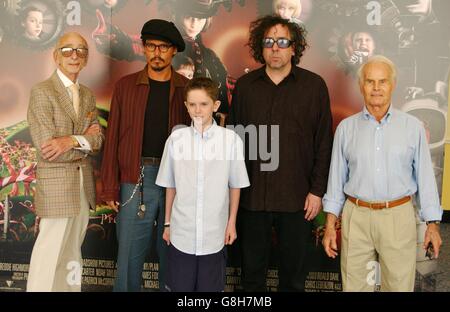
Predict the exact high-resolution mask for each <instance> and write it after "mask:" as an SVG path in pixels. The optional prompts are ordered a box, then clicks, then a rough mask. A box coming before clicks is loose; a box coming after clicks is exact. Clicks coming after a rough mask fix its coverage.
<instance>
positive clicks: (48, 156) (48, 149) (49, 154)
mask: <svg viewBox="0 0 450 312" xmlns="http://www.w3.org/2000/svg"><path fill="white" fill-rule="evenodd" d="M73 147H74V144H73V140H72V138H71V137H70V136H65V137H59V138H55V139H51V140H48V141H47V142H44V143H43V144H42V146H41V151H42V157H43V158H44V159H45V160H48V161H53V160H55V159H56V158H58V157H59V156H60V155H61V154H64V153H65V152H68V151H70V150H71V149H72V148H73Z"/></svg>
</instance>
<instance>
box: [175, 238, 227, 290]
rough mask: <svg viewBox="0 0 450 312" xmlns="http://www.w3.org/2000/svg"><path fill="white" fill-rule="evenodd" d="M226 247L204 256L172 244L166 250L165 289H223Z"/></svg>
mask: <svg viewBox="0 0 450 312" xmlns="http://www.w3.org/2000/svg"><path fill="white" fill-rule="evenodd" d="M225 268H226V248H225V247H224V248H223V249H222V250H221V251H219V252H217V253H214V254H210V255H204V256H196V255H190V254H187V253H184V252H182V251H180V250H178V249H177V248H175V247H174V246H173V245H172V244H171V245H170V246H169V249H168V252H167V280H166V281H167V282H166V290H167V291H172V292H193V291H200V292H221V291H224V290H225Z"/></svg>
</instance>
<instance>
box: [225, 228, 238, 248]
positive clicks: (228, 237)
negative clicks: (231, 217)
mask: <svg viewBox="0 0 450 312" xmlns="http://www.w3.org/2000/svg"><path fill="white" fill-rule="evenodd" d="M236 238H237V234H236V226H235V225H234V224H230V223H228V224H227V229H226V231H225V245H231V244H233V242H234V241H235V240H236Z"/></svg>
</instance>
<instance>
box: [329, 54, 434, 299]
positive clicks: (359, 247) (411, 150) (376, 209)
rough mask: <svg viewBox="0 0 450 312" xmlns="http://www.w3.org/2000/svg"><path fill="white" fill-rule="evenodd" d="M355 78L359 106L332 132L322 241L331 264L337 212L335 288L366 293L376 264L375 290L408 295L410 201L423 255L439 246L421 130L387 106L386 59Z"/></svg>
mask: <svg viewBox="0 0 450 312" xmlns="http://www.w3.org/2000/svg"><path fill="white" fill-rule="evenodd" d="M358 77H359V84H360V90H361V93H362V95H363V97H364V101H365V106H364V108H363V110H362V112H360V113H357V114H355V115H353V116H350V117H348V118H346V119H344V120H343V121H342V122H341V123H340V124H339V126H338V128H337V129H336V133H335V138H334V145H333V153H332V160H331V167H330V174H329V178H328V188H327V193H326V194H325V196H324V198H323V205H324V211H325V212H327V221H326V229H325V235H324V238H323V241H322V243H323V246H324V248H325V252H326V253H327V255H328V256H329V257H331V258H335V257H336V256H337V254H338V250H337V249H338V248H337V242H336V238H337V235H336V228H335V223H336V219H337V218H338V216H339V215H340V214H341V212H342V229H341V240H342V243H341V251H340V252H341V273H342V286H343V290H344V291H374V285H370V284H371V283H369V282H368V280H370V279H368V275H369V273H370V272H369V270H370V269H371V267H370V262H371V261H379V263H380V268H381V290H382V291H413V290H414V280H415V263H416V248H417V247H416V246H417V237H416V218H415V209H414V206H413V204H412V200H414V199H415V200H416V202H417V204H418V206H419V207H420V216H421V218H422V219H424V220H425V221H427V230H426V232H425V239H424V245H423V246H424V249H426V248H427V247H428V246H429V245H430V244H431V245H432V247H433V249H434V257H436V258H437V257H438V255H439V248H440V246H441V244H442V240H441V236H440V234H439V221H440V220H441V217H442V209H441V207H440V204H439V195H438V191H437V186H436V181H435V178H434V173H433V167H432V163H431V157H430V151H429V149H428V144H427V139H426V134H425V129H424V127H423V124H422V123H421V122H420V121H419V120H418V119H416V118H415V117H413V116H411V115H409V114H406V113H404V112H401V111H399V110H397V109H394V108H393V107H392V105H391V96H392V92H393V91H394V89H395V85H396V69H395V65H394V64H393V63H392V61H390V60H389V59H387V58H386V57H384V56H380V55H377V56H373V57H371V58H370V59H369V60H368V61H367V62H366V63H365V64H364V65H363V66H361V68H360V69H359V71H358ZM368 268H369V269H368Z"/></svg>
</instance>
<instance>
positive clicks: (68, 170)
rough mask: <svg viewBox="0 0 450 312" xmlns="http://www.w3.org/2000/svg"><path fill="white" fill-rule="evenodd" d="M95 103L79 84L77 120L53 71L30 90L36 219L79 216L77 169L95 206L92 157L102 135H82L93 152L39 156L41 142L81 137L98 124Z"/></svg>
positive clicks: (87, 90)
mask: <svg viewBox="0 0 450 312" xmlns="http://www.w3.org/2000/svg"><path fill="white" fill-rule="evenodd" d="M95 104H96V102H95V98H94V96H93V94H92V92H91V91H90V90H89V89H88V88H87V87H85V86H83V85H80V110H79V115H78V117H77V115H76V113H75V110H74V108H73V104H72V100H71V98H70V96H69V94H68V92H67V90H66V88H65V87H64V84H63V83H62V81H61V80H60V79H59V77H58V74H57V73H56V71H55V72H54V73H53V75H52V76H51V77H50V78H49V79H48V80H45V81H43V82H41V83H39V84H37V85H35V86H34V87H33V88H32V90H31V95H30V103H29V107H28V123H29V126H30V133H31V138H32V140H33V144H34V146H35V148H36V150H37V172H36V178H37V179H36V195H35V198H34V204H35V207H36V212H37V215H38V216H39V217H45V218H67V217H75V216H77V215H78V214H79V212H80V168H82V173H83V181H84V183H83V184H84V191H85V194H86V197H87V199H88V201H89V204H90V206H91V207H93V208H94V207H95V182H94V174H93V167H92V163H91V157H92V154H93V153H95V152H98V151H99V150H100V148H101V145H102V143H103V140H104V135H103V133H100V134H96V135H84V137H85V138H86V140H87V141H89V144H90V145H91V148H92V150H93V151H92V153H89V154H86V153H85V152H82V151H79V150H75V149H71V150H69V151H67V152H66V153H63V154H61V155H60V156H59V157H58V158H57V159H55V160H53V161H48V160H45V159H44V158H43V157H42V154H41V146H42V144H43V143H44V142H46V141H48V140H50V139H52V138H57V137H63V136H69V135H82V134H83V133H84V131H85V130H86V129H87V128H88V127H89V126H91V125H93V124H95V123H98V121H97V110H96V106H95Z"/></svg>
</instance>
